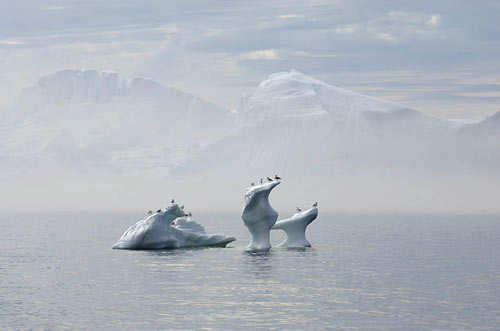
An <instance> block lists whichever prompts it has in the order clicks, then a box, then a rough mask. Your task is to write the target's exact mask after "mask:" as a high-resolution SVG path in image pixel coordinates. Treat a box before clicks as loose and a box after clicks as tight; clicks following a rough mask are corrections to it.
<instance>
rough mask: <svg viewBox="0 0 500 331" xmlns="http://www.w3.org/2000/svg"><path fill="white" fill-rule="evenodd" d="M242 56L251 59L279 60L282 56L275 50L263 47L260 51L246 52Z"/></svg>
mask: <svg viewBox="0 0 500 331" xmlns="http://www.w3.org/2000/svg"><path fill="white" fill-rule="evenodd" d="M242 58H244V59H249V60H278V59H279V58H280V57H279V56H278V53H277V52H276V51H275V50H272V49H261V50H258V51H253V52H248V53H245V54H243V55H242Z"/></svg>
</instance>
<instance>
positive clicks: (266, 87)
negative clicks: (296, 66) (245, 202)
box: [0, 70, 500, 209]
mask: <svg viewBox="0 0 500 331" xmlns="http://www.w3.org/2000/svg"><path fill="white" fill-rule="evenodd" d="M499 167H500V112H497V113H494V114H490V115H488V116H483V117H480V118H475V119H470V120H446V119H440V118H436V117H433V116H429V115H426V114H424V113H421V112H419V111H416V110H413V109H410V108H408V107H404V106H402V105H398V104H395V103H392V102H387V101H383V100H379V99H376V98H373V97H369V96H365V95H361V94H358V93H355V92H351V91H347V90H344V89H341V88H337V87H334V86H331V85H328V84H326V83H324V82H321V81H318V80H316V79H314V78H311V77H309V76H307V75H304V74H302V73H300V72H298V71H295V70H292V71H290V72H284V73H278V74H272V75H270V76H269V78H268V79H267V80H265V81H263V82H262V83H261V84H260V85H259V86H258V87H257V89H256V91H255V92H254V93H253V94H247V95H245V96H243V97H242V98H241V99H240V102H239V105H238V107H237V109H236V110H235V111H228V110H226V109H223V108H221V107H218V106H216V105H214V104H212V103H210V102H208V101H205V100H203V99H201V98H199V97H196V96H193V95H190V94H187V93H184V92H181V91H178V90H176V89H174V88H171V87H167V86H164V85H162V84H160V83H157V82H154V81H152V80H150V79H147V78H144V77H140V76H130V77H127V78H120V77H119V75H118V74H117V73H114V72H109V71H105V72H97V71H94V70H61V71H58V72H56V73H53V74H50V75H48V76H45V77H42V78H41V79H40V80H39V81H38V83H37V84H36V85H35V86H33V87H31V88H27V89H24V90H23V91H22V92H21V93H20V95H19V97H18V98H17V101H16V103H15V105H14V106H13V107H12V108H11V109H9V110H8V111H7V112H2V113H0V179H2V181H3V183H6V182H7V181H9V183H10V184H9V185H10V186H8V185H6V184H5V185H4V189H5V188H6V187H12V188H14V189H12V190H9V189H5V190H8V192H7V191H5V192H0V193H4V194H2V195H4V196H8V197H9V198H11V197H10V196H11V195H12V192H14V191H15V192H18V194H19V197H14V198H11V200H12V201H14V200H15V201H18V200H22V199H24V198H25V192H27V191H26V190H21V189H19V187H26V188H29V190H32V191H33V194H34V200H36V201H38V199H39V198H40V194H37V192H39V191H42V192H45V191H44V190H46V187H47V186H50V185H54V180H57V181H58V182H59V184H58V185H59V186H58V187H59V188H58V189H54V191H58V192H59V191H60V192H66V191H74V188H75V187H78V189H80V190H81V192H80V193H81V194H80V195H79V196H80V198H77V196H78V195H77V194H75V198H74V200H75V201H77V202H75V203H77V205H78V208H80V207H81V199H82V198H81V196H82V195H83V196H85V197H87V196H88V195H89V194H91V195H93V198H92V199H93V200H89V201H94V203H95V201H108V200H109V199H112V198H110V197H112V196H115V195H116V196H120V199H125V198H124V197H127V196H128V197H129V200H128V201H129V203H130V204H131V206H132V205H133V203H136V202H137V201H138V199H141V197H142V199H154V198H151V196H154V197H156V196H158V194H156V193H154V192H163V193H161V194H164V192H167V191H168V192H173V191H175V192H178V193H180V192H184V193H183V194H184V195H185V196H189V197H190V199H195V198H197V199H198V200H197V201H199V202H200V203H202V202H203V203H206V205H210V206H216V205H217V204H218V203H221V200H220V199H219V198H218V197H220V196H224V197H225V199H224V203H230V204H231V206H235V205H237V204H238V201H240V199H239V198H238V197H239V195H238V194H239V193H238V192H240V189H241V187H244V185H248V184H249V182H250V181H257V180H259V177H265V176H268V175H269V176H271V175H274V174H276V173H278V174H280V175H281V176H283V177H285V178H287V180H290V181H291V182H293V185H295V186H294V187H296V190H295V191H293V192H292V193H293V194H295V197H300V196H301V194H302V193H301V192H311V191H314V192H316V194H317V195H316V197H315V201H316V200H321V199H323V201H325V200H328V199H332V195H334V194H336V195H335V196H336V199H337V200H338V201H342V199H347V200H344V201H343V202H342V204H343V206H347V205H348V204H349V203H351V204H352V205H351V207H353V206H358V205H359V202H358V201H357V199H358V197H359V196H360V195H362V194H365V195H366V197H365V198H366V199H365V204H366V205H370V204H371V205H376V206H375V207H377V208H378V206H379V205H382V204H384V203H385V204H388V203H389V201H390V200H389V198H388V196H390V195H394V197H393V199H399V198H400V196H401V194H402V192H403V193H404V194H407V195H408V194H410V195H408V196H407V201H406V203H407V205H410V206H413V204H414V202H415V201H416V200H415V199H416V198H415V196H413V195H411V194H417V193H414V192H417V191H418V187H419V185H423V184H422V183H424V182H425V181H427V184H426V185H427V186H424V188H422V189H421V193H419V194H420V195H419V196H428V197H429V199H430V200H429V201H430V202H429V203H430V204H432V203H435V202H436V201H439V205H437V207H436V208H437V209H439V208H440V207H439V206H441V205H440V204H441V203H442V202H441V201H440V200H435V199H434V200H433V198H432V197H433V196H434V195H435V194H437V193H436V192H438V191H439V190H438V189H437V187H438V186H439V185H438V184H437V182H438V181H440V180H442V181H445V182H444V184H443V183H442V184H441V186H440V187H441V188H442V190H441V191H440V192H445V193H441V196H442V195H443V194H449V195H450V198H449V199H448V201H449V203H450V204H453V203H455V202H456V201H458V198H456V197H453V194H457V192H462V193H463V192H465V193H463V194H465V195H464V196H462V198H461V199H462V200H461V201H471V200H474V199H473V198H471V197H470V196H469V195H467V194H469V193H468V190H469V187H471V185H472V186H473V185H476V186H477V185H479V186H480V189H478V190H480V191H482V192H490V193H491V192H493V191H494V192H495V193H494V194H496V193H498V192H497V191H495V190H498V189H497V188H498V186H499V185H493V186H491V185H492V183H495V181H498V180H499V179H500V177H499V174H498V168H499ZM464 174H465V175H464ZM470 176H472V177H470ZM478 176H479V177H481V178H480V179H477V177H478ZM396 177H397V178H399V179H395V178H396ZM424 177H425V178H426V179H425V180H423V179H422V178H424ZM40 178H41V179H40ZM67 178H70V180H68V179H67ZM145 178H147V179H145ZM457 179H460V180H464V183H466V184H463V185H462V186H461V187H460V188H456V187H455V188H454V189H452V190H451V191H449V187H450V185H451V184H450V183H452V185H456V182H457ZM221 181H225V182H228V183H232V184H231V185H223V186H221V185H220V182H221ZM355 181H357V184H355V183H354V182H355ZM20 182H23V184H22V185H19V183H20ZM75 182H78V184H75ZM146 183H148V184H146ZM158 183H163V184H168V190H167V189H166V188H165V187H163V185H159V186H158ZM342 183H343V185H342ZM369 183H372V184H369ZM374 183H376V184H374ZM479 183H482V184H479ZM23 185H24V186H23ZM37 185H38V186H37ZM68 185H69V187H68ZM89 185H90V186H89ZM376 185H378V186H376ZM384 185H389V186H384ZM409 185H411V186H412V187H413V189H412V190H407V187H408V186H409ZM485 185H486V186H487V185H490V186H491V187H490V188H489V189H488V190H486V189H485V188H484V187H485ZM370 186H373V187H378V189H377V190H376V191H373V190H372V191H370V190H369V189H368V188H369V187H370ZM33 187H39V188H38V190H39V191H36V190H33V189H32V188H33ZM83 187H87V189H83ZM131 187H134V188H135V190H130V188H131ZM299 187H300V189H299ZM332 187H334V188H340V187H341V188H342V191H337V192H336V193H332ZM383 187H385V189H383ZM200 188H203V189H202V190H200ZM222 190H224V191H225V192H222ZM333 190H334V191H335V189H333ZM384 190H385V191H384ZM382 191H384V192H385V195H386V196H384V194H381V192H382ZM209 192H218V193H219V194H208V193H209ZM450 192H451V193H450ZM98 193H100V194H101V195H99V194H98ZM292 193H290V194H292ZM462 193H461V194H462ZM490 193H488V194H486V197H485V198H484V199H482V200H481V201H483V200H484V201H486V202H484V204H485V205H488V204H489V205H488V206H490V205H496V204H495V203H494V202H492V200H491V199H490V200H488V199H489V197H490V196H492V195H494V194H493V193H491V194H490ZM161 194H160V195H161ZM304 194H305V193H304ZM471 194H474V192H472V193H471ZM94 195H95V196H94ZM374 196H377V197H379V198H382V197H383V200H376V199H374V198H373V197H374ZM66 197H67V196H66V195H65V198H66ZM346 197H349V198H346ZM348 199H350V200H348ZM372 200H373V201H372ZM5 201H8V200H5ZM143 201H145V200H143ZM148 201H149V200H148ZM201 201H202V202H201ZM488 201H489V202H488ZM437 203H438V202H436V204H437ZM39 204H42V202H40V203H39ZM56 204H57V202H56ZM89 204H90V202H89ZM392 205H393V201H390V206H392ZM0 206H1V204H0ZM481 206H482V205H481ZM481 206H480V207H476V208H482V207H481ZM488 208H489V207H488Z"/></svg>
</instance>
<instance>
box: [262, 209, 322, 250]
mask: <svg viewBox="0 0 500 331" xmlns="http://www.w3.org/2000/svg"><path fill="white" fill-rule="evenodd" d="M317 217H318V208H317V207H313V208H311V209H308V210H304V211H300V212H298V213H295V214H293V216H292V217H290V218H287V219H284V220H280V221H278V222H276V223H275V224H274V226H273V227H272V228H271V230H278V229H280V230H283V231H285V233H286V239H285V240H284V241H283V242H282V243H280V244H279V245H278V247H290V248H298V247H311V243H310V242H309V241H308V240H307V239H306V228H307V226H308V225H309V224H311V223H312V221H314V220H315V219H316V218H317Z"/></svg>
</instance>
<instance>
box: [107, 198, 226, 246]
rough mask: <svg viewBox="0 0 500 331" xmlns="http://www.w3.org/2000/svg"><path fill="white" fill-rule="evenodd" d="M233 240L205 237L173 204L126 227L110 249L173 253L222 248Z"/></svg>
mask: <svg viewBox="0 0 500 331" xmlns="http://www.w3.org/2000/svg"><path fill="white" fill-rule="evenodd" d="M234 240H236V239H235V238H234V237H226V236H222V235H216V234H207V233H206V231H205V229H204V228H203V226H202V225H201V224H199V223H198V222H196V221H195V220H193V219H192V218H191V217H188V216H185V214H184V211H183V210H182V209H181V208H180V207H179V206H178V205H177V204H173V205H171V206H169V207H167V208H165V209H163V210H159V211H157V212H156V213H154V214H152V215H148V216H147V217H145V218H144V219H141V220H140V221H138V222H137V223H135V224H134V225H132V226H131V227H129V228H128V229H127V230H126V231H125V233H124V234H123V235H122V236H121V238H120V239H119V240H118V241H117V242H116V243H115V244H114V245H113V248H114V249H132V250H148V249H177V248H184V247H201V246H212V247H225V246H226V245H227V244H228V243H230V242H232V241H234Z"/></svg>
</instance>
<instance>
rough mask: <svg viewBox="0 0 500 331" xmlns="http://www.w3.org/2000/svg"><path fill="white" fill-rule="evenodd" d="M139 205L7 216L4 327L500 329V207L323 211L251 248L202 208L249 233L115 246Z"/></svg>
mask: <svg viewBox="0 0 500 331" xmlns="http://www.w3.org/2000/svg"><path fill="white" fill-rule="evenodd" d="M138 216H140V215H137V214H135V215H134V214H122V215H118V214H57V215H56V214H54V215H49V214H46V215H38V216H35V215H4V216H0V232H1V236H0V329H7V330H8V329H115V330H116V329H122V330H125V329H141V330H150V329H178V330H185V329H199V328H207V329H247V330H254V329H300V330H314V329H319V330H321V329H362V330H391V329H392V330H422V329H442V330H473V329H496V330H498V329H499V328H500V217H499V216H471V215H468V216H450V215H448V216H447V215H363V216H361V215H358V216H355V215H322V214H320V217H319V218H318V219H317V220H316V221H315V222H314V223H313V224H311V226H310V227H309V229H308V238H309V240H310V241H311V243H312V244H313V248H311V249H305V250H297V249H296V250H287V249H277V248H274V249H272V250H271V251H270V252H268V253H261V254H250V253H247V252H245V251H244V247H245V246H246V244H248V241H249V236H248V234H247V232H246V229H245V227H244V226H243V223H242V221H241V219H240V217H239V215H195V216H199V217H198V218H197V219H198V220H199V221H200V222H201V223H202V224H203V225H205V227H206V229H207V231H208V232H213V233H220V234H226V235H234V236H235V237H236V238H237V241H236V242H234V243H232V244H231V245H230V246H231V247H229V248H208V249H182V250H173V251H121V250H112V249H111V246H112V245H113V243H114V242H115V241H116V240H117V239H118V238H119V237H120V236H121V234H122V233H123V231H124V230H125V229H126V228H127V227H128V226H129V225H131V224H133V223H134V222H135V221H136V219H137V218H138ZM282 238H283V235H282V234H281V233H274V234H273V243H274V244H276V243H279V241H280V239H282Z"/></svg>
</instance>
